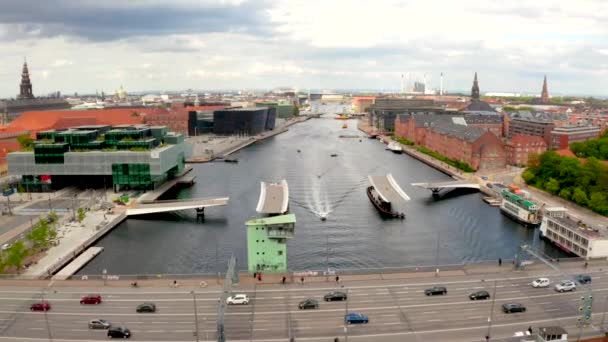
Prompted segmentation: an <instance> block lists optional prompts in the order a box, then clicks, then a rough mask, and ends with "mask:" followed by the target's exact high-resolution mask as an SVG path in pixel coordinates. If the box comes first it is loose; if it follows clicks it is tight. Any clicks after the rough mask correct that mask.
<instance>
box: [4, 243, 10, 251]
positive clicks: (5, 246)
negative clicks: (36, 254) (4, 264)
mask: <svg viewBox="0 0 608 342" xmlns="http://www.w3.org/2000/svg"><path fill="white" fill-rule="evenodd" d="M9 248H11V244H10V243H5V244H4V245H2V250H3V251H5V250H7V249H9Z"/></svg>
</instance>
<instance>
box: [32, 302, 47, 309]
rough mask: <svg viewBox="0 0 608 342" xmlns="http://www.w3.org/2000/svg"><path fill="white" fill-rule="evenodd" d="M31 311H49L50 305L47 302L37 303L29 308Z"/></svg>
mask: <svg viewBox="0 0 608 342" xmlns="http://www.w3.org/2000/svg"><path fill="white" fill-rule="evenodd" d="M30 310H31V311H49V310H51V304H49V302H46V301H45V302H38V303H34V304H32V305H31V306H30Z"/></svg>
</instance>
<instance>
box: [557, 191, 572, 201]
mask: <svg viewBox="0 0 608 342" xmlns="http://www.w3.org/2000/svg"><path fill="white" fill-rule="evenodd" d="M570 196H572V193H571V192H570V190H569V189H562V190H560V192H559V197H561V198H563V199H565V200H570Z"/></svg>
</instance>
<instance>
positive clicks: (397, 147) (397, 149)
mask: <svg viewBox="0 0 608 342" xmlns="http://www.w3.org/2000/svg"><path fill="white" fill-rule="evenodd" d="M386 149H387V150H390V151H391V152H393V153H397V154H401V153H403V147H401V144H400V143H398V142H395V141H391V142H390V143H388V146H387V147H386Z"/></svg>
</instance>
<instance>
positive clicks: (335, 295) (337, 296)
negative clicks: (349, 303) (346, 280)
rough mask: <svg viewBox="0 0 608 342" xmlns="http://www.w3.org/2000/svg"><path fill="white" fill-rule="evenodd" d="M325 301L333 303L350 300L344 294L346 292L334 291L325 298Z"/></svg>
mask: <svg viewBox="0 0 608 342" xmlns="http://www.w3.org/2000/svg"><path fill="white" fill-rule="evenodd" d="M323 299H324V300H325V301H326V302H333V301H334V300H346V299H348V297H347V296H346V293H344V292H340V291H332V292H330V293H328V294H326V295H325V296H323Z"/></svg>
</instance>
